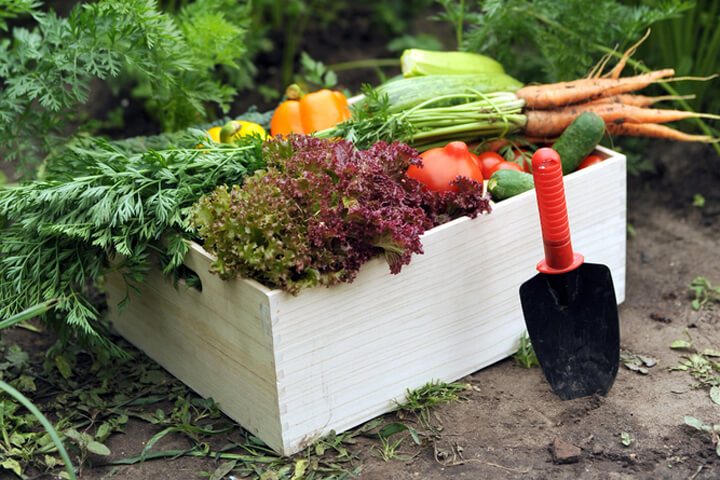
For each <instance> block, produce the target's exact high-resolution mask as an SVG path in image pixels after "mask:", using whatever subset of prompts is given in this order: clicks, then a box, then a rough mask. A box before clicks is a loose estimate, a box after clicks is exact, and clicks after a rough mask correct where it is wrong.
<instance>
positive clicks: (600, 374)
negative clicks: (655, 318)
mask: <svg viewBox="0 0 720 480" xmlns="http://www.w3.org/2000/svg"><path fill="white" fill-rule="evenodd" d="M532 167H533V180H534V182H535V192H536V195H537V203H538V211H539V213H540V226H541V228H542V237H543V244H544V246H545V258H543V259H542V260H541V261H540V262H539V263H538V264H537V269H538V270H539V272H540V273H538V274H537V275H535V276H534V277H533V278H531V279H530V280H528V281H526V282H525V283H523V284H522V285H521V286H520V301H521V303H522V310H523V315H524V316H525V324H526V325H527V330H528V335H529V336H530V341H531V343H532V345H533V348H534V349H535V353H536V355H537V358H538V361H539V363H540V367H541V368H542V371H543V373H544V374H545V378H547V381H548V382H549V383H550V386H551V387H552V389H553V390H554V391H555V393H557V394H558V395H559V396H560V397H561V398H562V399H564V400H569V399H573V398H578V397H583V396H586V395H592V394H595V393H599V394H601V395H605V394H606V393H607V392H608V390H610V387H611V386H612V384H613V382H614V381H615V375H616V374H617V370H618V365H619V362H620V328H619V325H618V309H617V301H616V299H615V289H614V287H613V282H612V277H611V275H610V269H609V268H608V267H607V266H605V265H598V264H592V263H585V262H584V257H583V256H582V255H581V254H579V253H575V252H573V249H572V245H571V242H570V228H569V224H568V216H567V208H566V204H565V188H564V185H563V176H562V164H561V162H560V156H559V155H558V154H557V152H556V151H555V150H553V149H551V148H541V149H538V150H537V152H535V154H534V155H533V158H532Z"/></svg>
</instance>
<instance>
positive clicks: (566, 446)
mask: <svg viewBox="0 0 720 480" xmlns="http://www.w3.org/2000/svg"><path fill="white" fill-rule="evenodd" d="M550 451H551V452H552V458H553V463H556V464H563V463H577V462H579V461H580V457H581V456H582V450H581V449H580V448H579V447H576V446H575V445H573V444H572V443H569V442H566V441H565V440H563V439H561V438H560V437H555V439H554V440H553V442H552V446H551V448H550Z"/></svg>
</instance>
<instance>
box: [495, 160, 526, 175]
mask: <svg viewBox="0 0 720 480" xmlns="http://www.w3.org/2000/svg"><path fill="white" fill-rule="evenodd" d="M498 170H517V171H518V172H522V171H523V168H522V167H521V166H520V165H518V164H517V163H515V162H508V161H507V160H503V161H502V162H500V163H498V164H497V165H495V167H494V168H493V169H492V171H491V172H490V175H492V174H493V173H495V172H497V171H498Z"/></svg>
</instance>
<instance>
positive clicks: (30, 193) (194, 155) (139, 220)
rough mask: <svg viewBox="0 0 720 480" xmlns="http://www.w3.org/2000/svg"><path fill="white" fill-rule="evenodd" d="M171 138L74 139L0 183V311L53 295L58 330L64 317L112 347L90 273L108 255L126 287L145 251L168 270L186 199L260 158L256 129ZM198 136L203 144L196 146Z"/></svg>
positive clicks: (179, 249) (96, 273) (177, 251)
mask: <svg viewBox="0 0 720 480" xmlns="http://www.w3.org/2000/svg"><path fill="white" fill-rule="evenodd" d="M176 142H177V145H178V146H179V147H168V148H165V149H163V150H141V151H139V152H138V151H133V145H134V144H133V143H128V142H122V141H121V142H108V141H106V140H101V139H84V140H79V141H77V142H75V143H72V144H70V145H68V146H67V147H66V148H65V149H64V150H63V151H62V152H61V153H59V154H58V155H57V156H56V157H54V159H53V161H52V162H50V163H49V164H48V166H47V169H46V172H45V176H44V177H43V179H42V180H37V181H33V182H27V183H24V184H21V185H18V186H12V187H5V188H3V189H2V190H0V220H1V222H0V225H1V227H2V228H1V229H0V235H1V236H2V239H3V241H2V243H0V318H2V317H9V316H11V315H13V314H15V313H17V312H20V311H22V310H24V309H25V308H27V306H29V305H33V304H37V303H41V302H43V301H46V300H48V299H51V298H58V299H60V300H59V301H58V304H57V307H56V309H55V312H58V313H59V314H62V315H64V317H62V318H63V321H60V322H59V323H58V325H57V327H58V330H60V332H61V334H62V333H63V330H68V329H66V328H65V327H71V328H70V329H69V331H66V332H65V334H66V335H68V334H70V333H77V334H79V336H80V337H81V338H84V339H86V340H89V341H90V343H93V342H100V343H102V344H103V345H104V346H106V347H108V348H113V347H112V345H109V344H107V343H106V336H105V335H104V334H103V333H104V332H103V329H102V325H101V324H100V323H99V322H97V320H98V311H97V309H96V307H95V306H94V305H93V303H92V302H91V301H90V296H91V292H92V286H93V283H94V281H95V280H97V279H98V278H99V277H100V276H101V275H102V274H103V273H105V272H106V270H107V269H108V268H109V267H110V262H111V261H113V262H114V266H113V267H112V268H113V269H118V270H120V271H121V272H122V274H123V276H124V278H125V280H126V284H127V287H128V289H130V288H132V284H133V283H134V282H139V281H141V280H142V278H143V276H144V274H145V272H146V271H147V270H148V268H149V267H150V258H149V257H150V254H151V252H153V251H156V252H158V253H159V254H160V257H161V258H160V260H161V261H162V264H163V268H164V271H165V272H166V273H169V272H170V271H171V270H172V269H174V268H175V267H177V266H179V265H180V264H181V263H182V259H183V257H184V254H185V252H186V251H187V243H186V242H185V239H188V238H191V236H192V234H191V228H190V227H189V225H188V224H187V223H186V220H185V217H186V214H187V210H188V209H189V208H190V206H191V205H192V204H193V202H195V201H196V200H197V199H198V198H199V197H200V196H201V195H202V194H204V193H208V192H210V191H212V190H213V189H215V187H216V186H217V185H220V184H223V183H228V184H237V183H242V180H243V178H244V177H245V176H246V175H247V174H249V173H252V172H253V171H255V170H256V169H258V168H261V167H263V166H264V163H263V161H262V156H261V153H260V142H259V140H258V139H254V138H252V139H247V140H246V142H245V143H244V144H243V145H240V146H231V145H222V144H216V143H214V142H211V141H210V139H209V138H207V137H206V136H205V134H204V133H203V132H202V131H200V130H194V129H191V130H188V131H187V132H186V134H185V135H184V136H183V137H181V138H179V139H178V140H177V141H176ZM200 142H203V144H204V145H207V146H206V147H203V148H201V149H198V148H195V147H196V146H197V145H198V144H199V143H200ZM137 146H138V147H140V148H141V147H142V143H140V144H137Z"/></svg>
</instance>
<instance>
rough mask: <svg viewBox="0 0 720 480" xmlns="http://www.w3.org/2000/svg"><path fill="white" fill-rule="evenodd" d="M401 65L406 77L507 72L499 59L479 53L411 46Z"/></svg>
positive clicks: (403, 55) (406, 51) (405, 52)
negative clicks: (423, 48)
mask: <svg viewBox="0 0 720 480" xmlns="http://www.w3.org/2000/svg"><path fill="white" fill-rule="evenodd" d="M400 66H401V68H402V73H403V75H404V76H405V77H420V76H422V75H440V74H443V75H444V74H448V75H459V74H464V73H505V69H504V68H503V66H502V65H501V64H500V62H498V61H497V60H494V59H492V58H490V57H487V56H485V55H481V54H479V53H470V52H458V51H454V52H438V51H435V50H422V49H420V48H409V49H407V50H405V51H403V53H402V56H401V57H400Z"/></svg>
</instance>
